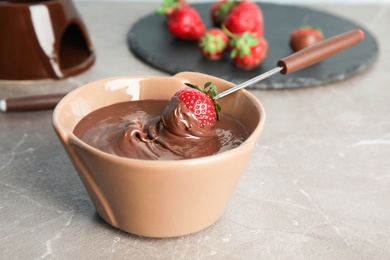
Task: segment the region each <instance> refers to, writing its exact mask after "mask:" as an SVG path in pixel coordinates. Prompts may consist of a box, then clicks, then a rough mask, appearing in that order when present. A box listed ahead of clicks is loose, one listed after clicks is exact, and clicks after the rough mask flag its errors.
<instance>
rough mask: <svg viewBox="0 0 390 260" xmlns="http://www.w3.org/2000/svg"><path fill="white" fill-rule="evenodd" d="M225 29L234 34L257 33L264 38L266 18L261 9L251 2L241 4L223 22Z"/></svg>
mask: <svg viewBox="0 0 390 260" xmlns="http://www.w3.org/2000/svg"><path fill="white" fill-rule="evenodd" d="M223 23H224V25H225V27H226V28H227V29H228V30H229V31H230V32H232V33H234V34H243V33H244V32H248V31H249V32H252V33H256V34H257V36H258V37H263V36H264V17H263V12H262V11H261V9H260V7H259V6H258V5H257V4H256V3H254V2H251V1H241V2H239V3H238V4H237V5H236V6H235V7H234V8H233V9H232V10H231V11H230V13H229V15H228V16H227V17H226V19H225V21H224V22H223Z"/></svg>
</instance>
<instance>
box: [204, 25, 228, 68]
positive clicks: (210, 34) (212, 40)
mask: <svg viewBox="0 0 390 260" xmlns="http://www.w3.org/2000/svg"><path fill="white" fill-rule="evenodd" d="M228 46H229V37H228V36H227V35H226V34H225V33H224V32H223V31H222V30H221V29H219V28H211V29H210V30H208V31H207V32H206V34H205V35H203V37H202V38H201V39H200V42H199V47H200V49H201V51H202V53H203V55H204V56H205V57H206V58H207V59H209V60H218V59H220V58H221V57H222V56H223V55H224V53H225V51H226V49H227V48H228Z"/></svg>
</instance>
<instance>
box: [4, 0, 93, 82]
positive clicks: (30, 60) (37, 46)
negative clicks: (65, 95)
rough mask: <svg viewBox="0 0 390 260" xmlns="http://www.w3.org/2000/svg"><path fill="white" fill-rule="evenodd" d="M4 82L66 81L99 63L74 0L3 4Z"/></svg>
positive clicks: (9, 0) (9, 1)
mask: <svg viewBox="0 0 390 260" xmlns="http://www.w3.org/2000/svg"><path fill="white" fill-rule="evenodd" d="M0 28H1V29H0V39H1V41H0V57H1V58H0V79H1V80H36V79H47V78H53V79H62V78H66V77H69V76H73V75H76V74H79V73H81V72H83V71H85V70H86V69H88V68H89V67H90V66H91V65H92V64H93V63H94V61H95V54H94V50H93V47H92V43H91V40H90V38H89V36H88V32H87V29H86V27H85V25H84V23H83V22H82V20H81V18H80V16H79V14H78V13H77V10H76V8H75V6H74V4H73V2H72V1H71V0H46V1H45V0H42V1H36V0H6V1H2V2H0Z"/></svg>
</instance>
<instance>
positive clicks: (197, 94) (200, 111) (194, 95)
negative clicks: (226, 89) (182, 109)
mask: <svg viewBox="0 0 390 260" xmlns="http://www.w3.org/2000/svg"><path fill="white" fill-rule="evenodd" d="M185 84H186V85H187V86H188V87H187V88H183V89H181V90H179V91H178V92H176V94H175V96H176V97H178V98H179V100H181V101H182V102H184V104H185V105H186V107H187V108H188V109H189V110H190V111H191V112H192V113H194V114H195V116H196V117H197V118H198V120H199V123H200V125H201V127H204V126H213V125H214V124H215V121H216V120H219V111H221V107H220V106H219V104H218V103H217V102H216V101H215V100H214V99H213V98H214V97H215V96H216V94H217V90H216V88H217V87H216V86H212V87H210V85H211V82H207V83H206V84H205V85H204V88H203V89H201V88H200V86H199V85H192V84H189V83H185Z"/></svg>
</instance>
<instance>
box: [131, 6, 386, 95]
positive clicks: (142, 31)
mask: <svg viewBox="0 0 390 260" xmlns="http://www.w3.org/2000/svg"><path fill="white" fill-rule="evenodd" d="M259 5H260V7H261V9H262V11H263V15H264V21H265V24H264V26H265V38H266V40H267V41H268V43H269V52H268V56H267V59H266V60H265V61H264V62H263V63H262V64H261V65H260V67H258V68H255V69H252V70H249V71H247V70H242V69H238V68H236V67H235V66H234V65H233V64H232V63H231V60H230V59H229V56H228V54H226V55H225V57H224V58H223V59H222V60H219V61H209V60H207V59H205V58H204V57H203V56H202V54H201V53H200V50H199V49H198V47H197V43H195V42H188V41H183V40H179V39H176V38H175V37H173V36H172V35H171V34H170V33H169V31H168V28H167V25H166V18H165V17H159V16H157V15H156V14H155V13H154V12H153V13H151V14H150V15H147V16H145V17H143V18H141V19H140V20H139V21H138V22H136V23H135V24H134V25H133V26H132V28H130V30H129V32H128V34H127V43H128V47H129V49H130V50H131V51H132V52H133V53H134V54H135V55H136V56H137V57H138V58H140V59H141V60H143V61H144V62H146V63H147V64H149V65H151V66H153V67H155V68H157V69H159V70H161V71H164V72H167V73H170V74H176V73H178V72H182V71H195V72H201V73H206V74H209V75H213V76H217V77H220V78H223V79H225V80H228V81H230V82H233V83H235V84H239V83H242V82H244V81H246V80H248V79H250V78H253V77H255V76H257V75H260V74H261V73H263V72H266V71H268V70H271V69H273V68H275V67H276V63H277V61H278V60H280V59H282V58H284V57H286V56H288V55H290V54H292V53H293V52H292V50H291V49H290V46H289V40H290V34H291V32H292V31H293V30H294V29H296V28H298V27H300V26H302V25H305V24H306V25H311V26H316V27H320V28H321V29H322V30H323V33H324V36H325V38H329V37H332V36H335V35H338V34H341V33H344V32H347V31H350V30H353V29H362V30H363V31H364V32H365V39H364V41H363V42H361V43H359V44H358V45H356V46H354V47H353V48H351V49H348V50H346V51H344V52H342V53H340V54H338V55H336V56H333V57H331V58H328V59H326V60H324V61H322V62H320V63H317V64H315V65H313V66H311V67H308V68H305V69H302V70H300V71H297V72H294V73H292V74H289V75H285V76H283V75H281V74H277V75H274V76H272V77H269V78H267V79H265V80H263V81H261V82H258V83H256V84H254V85H252V86H250V87H248V88H256V89H288V88H299V87H311V86H318V85H325V84H329V83H334V82H337V81H342V80H346V79H348V78H350V77H352V76H354V75H356V74H358V73H361V72H363V71H365V70H367V69H368V68H369V67H370V66H371V65H372V64H373V63H374V62H375V60H376V59H377V56H378V45H377V42H376V40H375V38H374V37H373V36H372V35H371V34H370V33H369V32H368V31H367V30H365V29H364V28H362V26H361V25H358V24H355V23H353V22H351V21H348V20H345V19H343V18H340V17H337V16H334V15H332V14H328V13H324V12H320V11H317V10H313V9H308V8H304V7H298V6H290V5H278V4H268V3H262V4H259ZM193 6H194V7H195V8H196V9H197V10H198V11H199V13H200V15H201V16H202V18H203V20H204V22H205V24H206V26H207V28H211V27H212V22H211V18H210V7H211V3H209V4H207V3H205V4H194V5H193Z"/></svg>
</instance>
